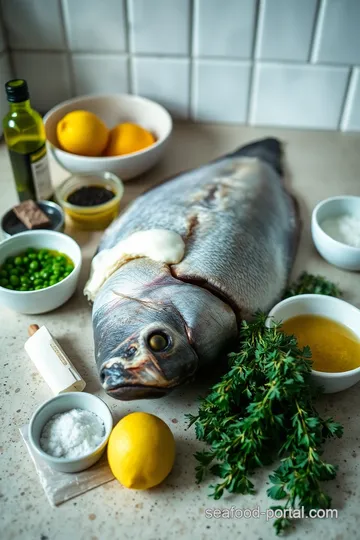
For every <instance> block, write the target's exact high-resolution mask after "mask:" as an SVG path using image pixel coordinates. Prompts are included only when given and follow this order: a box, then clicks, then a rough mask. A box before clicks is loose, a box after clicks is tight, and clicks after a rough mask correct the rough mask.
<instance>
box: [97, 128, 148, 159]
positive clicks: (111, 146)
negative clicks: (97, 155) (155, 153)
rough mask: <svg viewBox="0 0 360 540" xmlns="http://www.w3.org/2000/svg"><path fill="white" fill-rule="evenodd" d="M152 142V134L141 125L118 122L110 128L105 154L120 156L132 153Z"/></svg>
mask: <svg viewBox="0 0 360 540" xmlns="http://www.w3.org/2000/svg"><path fill="white" fill-rule="evenodd" d="M154 142H155V137H154V135H153V134H152V133H150V131H147V130H146V129H144V128H142V127H141V126H138V125H137V124H130V123H126V124H118V125H117V126H115V127H114V128H113V129H111V130H110V137H109V143H108V145H107V147H106V149H105V155H106V156H122V155H124V154H132V153H133V152H138V151H139V150H143V149H144V148H147V147H148V146H151V145H152V144H154Z"/></svg>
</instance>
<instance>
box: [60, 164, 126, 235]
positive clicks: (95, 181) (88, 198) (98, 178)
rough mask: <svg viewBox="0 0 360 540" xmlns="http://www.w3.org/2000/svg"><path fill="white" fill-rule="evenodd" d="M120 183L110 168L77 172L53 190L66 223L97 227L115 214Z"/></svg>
mask: <svg viewBox="0 0 360 540" xmlns="http://www.w3.org/2000/svg"><path fill="white" fill-rule="evenodd" d="M123 194H124V184H123V183H122V181H121V180H120V178H118V177H117V176H116V175H115V174H113V173H111V172H103V173H100V172H96V173H92V172H89V173H77V174H73V175H71V176H70V177H68V178H67V179H66V180H64V182H63V183H62V184H61V185H60V186H59V187H58V188H57V189H56V190H55V196H56V198H57V200H58V202H59V204H60V205H61V206H62V208H63V210H64V212H65V216H66V220H67V222H68V223H69V225H70V226H72V227H74V228H77V229H82V230H95V231H100V230H103V229H105V228H106V227H107V226H108V225H110V223H111V222H112V221H113V220H114V219H115V218H116V217H117V215H118V214H119V210H120V201H121V199H122V196H123Z"/></svg>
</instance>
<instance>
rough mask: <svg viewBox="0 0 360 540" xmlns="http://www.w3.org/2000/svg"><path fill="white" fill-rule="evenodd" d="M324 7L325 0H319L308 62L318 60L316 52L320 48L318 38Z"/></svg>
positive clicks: (320, 31)
mask: <svg viewBox="0 0 360 540" xmlns="http://www.w3.org/2000/svg"><path fill="white" fill-rule="evenodd" d="M325 9H326V0H319V4H318V8H317V11H316V16H315V23H314V29H313V35H312V39H311V42H310V50H309V55H308V64H309V65H311V64H316V63H317V62H318V58H317V57H318V53H319V48H320V38H321V33H322V29H323V26H324V18H325Z"/></svg>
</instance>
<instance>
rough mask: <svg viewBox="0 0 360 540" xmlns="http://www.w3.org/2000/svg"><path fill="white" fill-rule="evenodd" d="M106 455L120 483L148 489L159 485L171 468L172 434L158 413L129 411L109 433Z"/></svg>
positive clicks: (172, 454) (173, 452)
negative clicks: (155, 414)
mask: <svg viewBox="0 0 360 540" xmlns="http://www.w3.org/2000/svg"><path fill="white" fill-rule="evenodd" d="M107 455H108V461H109V465H110V469H111V471H112V473H113V475H114V476H115V478H117V479H118V480H119V482H120V483H121V484H123V486H125V487H127V488H132V489H149V488H151V487H154V486H156V485H157V484H160V482H162V481H163V480H164V479H165V478H166V477H167V475H168V474H169V472H170V471H171V469H172V467H173V464H174V459H175V440H174V436H173V434H172V432H171V430H170V428H169V427H168V426H167V425H166V424H165V422H163V420H161V419H160V418H158V417H157V416H154V415H153V414H148V413H144V412H135V413H131V414H128V415H127V416H125V417H124V418H123V419H122V420H120V422H118V424H117V425H116V426H115V427H114V429H113V431H112V432H111V435H110V439H109V443H108V449H107Z"/></svg>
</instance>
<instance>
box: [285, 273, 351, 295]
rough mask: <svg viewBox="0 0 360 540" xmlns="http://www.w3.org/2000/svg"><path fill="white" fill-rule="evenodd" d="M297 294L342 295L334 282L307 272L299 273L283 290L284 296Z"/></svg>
mask: <svg viewBox="0 0 360 540" xmlns="http://www.w3.org/2000/svg"><path fill="white" fill-rule="evenodd" d="M298 294H325V295H327V296H335V297H336V298H340V296H342V292H341V291H340V289H339V287H338V286H337V285H335V283H332V282H331V281H328V280H327V279H326V278H325V277H323V276H314V275H313V274H308V273H307V272H303V273H302V274H300V276H299V278H298V279H297V280H296V281H295V282H294V283H293V284H292V285H291V286H290V287H289V288H288V289H287V290H286V291H285V294H284V298H288V297H290V296H296V295H298Z"/></svg>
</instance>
